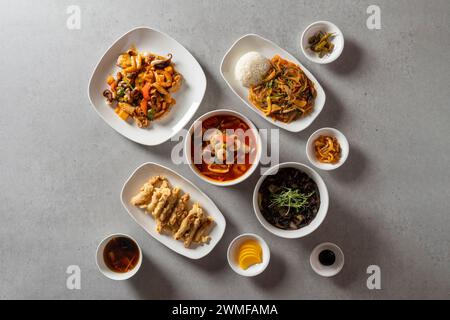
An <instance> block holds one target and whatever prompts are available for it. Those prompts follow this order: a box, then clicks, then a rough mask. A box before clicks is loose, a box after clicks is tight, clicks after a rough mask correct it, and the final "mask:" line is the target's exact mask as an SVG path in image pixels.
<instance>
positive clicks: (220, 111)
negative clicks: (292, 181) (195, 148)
mask: <svg viewBox="0 0 450 320" xmlns="http://www.w3.org/2000/svg"><path fill="white" fill-rule="evenodd" d="M218 115H230V116H234V117H237V118H239V119H241V120H242V121H244V122H245V123H246V124H247V125H248V126H249V128H250V130H252V131H253V134H254V136H255V139H256V141H255V142H256V149H257V150H256V155H255V159H254V162H253V164H252V166H251V167H250V169H248V170H247V172H246V173H245V174H243V175H242V176H240V177H239V178H237V179H234V180H230V181H224V182H220V181H215V180H213V179H208V178H207V177H205V176H203V175H202V174H200V172H199V171H198V169H197V167H196V166H195V164H194V163H192V160H191V145H192V142H191V136H192V134H193V132H194V126H195V124H196V123H197V122H199V121H203V120H205V119H207V118H210V117H213V116H218ZM261 149H262V143H261V137H260V135H259V132H258V129H257V128H256V126H255V125H254V124H253V123H252V122H251V121H250V119H248V118H247V117H246V116H244V115H243V114H241V113H239V112H237V111H233V110H229V109H218V110H214V111H210V112H207V113H205V114H204V115H202V116H201V117H199V118H198V119H197V120H195V121H194V123H193V124H192V125H191V127H190V128H189V131H188V133H187V135H186V138H185V140H184V155H185V157H186V161H187V163H188V164H189V168H191V170H192V171H193V172H194V173H195V175H196V176H197V177H199V178H200V179H202V180H203V181H206V182H208V183H211V184H213V185H216V186H220V187H226V186H233V185H236V184H238V183H241V182H242V181H244V180H245V179H247V178H248V177H250V176H251V175H252V173H253V172H254V171H255V170H256V168H257V167H258V164H259V161H260V160H261Z"/></svg>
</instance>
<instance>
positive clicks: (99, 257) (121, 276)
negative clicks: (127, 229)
mask: <svg viewBox="0 0 450 320" xmlns="http://www.w3.org/2000/svg"><path fill="white" fill-rule="evenodd" d="M116 237H125V238H128V239H130V240H132V241H133V242H134V243H135V244H136V245H137V247H138V249H139V261H138V263H137V264H136V266H135V267H134V268H133V269H131V270H130V271H128V272H125V273H119V272H114V271H112V270H111V269H110V268H108V266H107V265H106V263H105V260H104V259H103V251H104V250H105V247H106V245H107V244H108V242H109V241H110V240H111V239H113V238H116ZM96 262H97V267H98V269H99V270H100V272H101V273H103V275H105V276H106V277H107V278H109V279H112V280H127V279H130V278H131V277H132V276H134V275H135V274H136V273H137V272H138V271H139V268H140V267H141V264H142V250H141V247H140V246H139V244H138V243H137V241H136V240H134V239H133V238H132V237H131V236H129V235H127V234H123V233H114V234H111V235H109V236H107V237H106V238H104V239H103V240H102V241H101V242H100V244H99V245H98V247H97V254H96Z"/></svg>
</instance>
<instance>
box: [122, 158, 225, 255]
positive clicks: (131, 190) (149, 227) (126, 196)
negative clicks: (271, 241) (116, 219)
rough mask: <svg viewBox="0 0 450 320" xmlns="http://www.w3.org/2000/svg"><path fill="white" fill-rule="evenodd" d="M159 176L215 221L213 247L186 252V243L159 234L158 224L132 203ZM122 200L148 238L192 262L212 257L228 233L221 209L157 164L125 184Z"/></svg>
mask: <svg viewBox="0 0 450 320" xmlns="http://www.w3.org/2000/svg"><path fill="white" fill-rule="evenodd" d="M157 175H163V176H165V177H166V178H167V179H168V181H169V183H170V184H171V185H172V186H177V187H179V188H180V189H181V190H182V191H183V192H184V193H189V195H190V201H189V202H190V206H191V205H192V204H193V203H195V202H198V203H199V204H200V206H201V207H202V208H203V210H204V212H205V213H206V214H208V215H210V216H211V217H212V218H213V219H214V224H213V226H212V227H211V233H210V236H211V240H210V241H209V243H206V244H203V245H192V246H191V247H190V248H185V247H184V245H183V242H182V241H177V240H175V239H173V238H172V236H170V235H167V234H160V233H158V232H157V231H156V222H155V220H154V219H153V217H152V216H151V215H148V214H146V212H145V211H144V210H143V209H140V208H138V207H136V206H133V205H132V204H131V203H130V199H131V198H132V197H133V196H134V195H136V194H137V193H138V192H139V189H140V188H141V187H142V185H143V184H144V183H146V182H147V181H148V179H149V178H150V177H153V176H157ZM120 198H121V201H122V204H123V206H124V208H125V209H126V210H127V212H128V213H129V215H130V216H131V217H132V218H133V220H134V221H136V222H137V224H139V225H140V226H141V227H142V228H143V229H144V230H145V231H147V233H148V234H150V235H151V236H152V237H153V238H155V239H156V240H158V241H159V242H161V243H162V244H163V245H165V246H167V247H168V248H170V249H172V250H173V251H175V252H177V253H179V254H181V255H183V256H185V257H187V258H190V259H200V258H203V257H204V256H206V255H207V254H209V253H210V252H211V251H212V250H213V249H214V247H215V246H216V245H217V243H218V242H219V241H220V239H221V238H222V236H223V233H224V231H225V227H226V222H225V218H224V217H223V215H222V213H221V212H220V210H219V208H217V206H216V205H215V204H214V202H213V201H212V200H211V199H210V198H209V197H208V196H207V195H206V194H205V193H203V192H202V191H201V190H200V189H199V188H197V187H196V186H195V185H194V184H193V183H192V182H190V181H189V180H187V179H186V178H184V177H183V176H181V175H180V174H178V173H176V172H175V171H173V170H171V169H169V168H166V167H164V166H161V165H159V164H156V163H152V162H148V163H144V164H142V165H141V166H139V167H138V168H137V169H136V170H135V171H134V172H133V173H132V174H131V176H130V177H129V178H128V180H127V181H126V182H125V184H124V186H123V188H122V192H121V196H120Z"/></svg>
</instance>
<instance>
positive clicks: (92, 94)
mask: <svg viewBox="0 0 450 320" xmlns="http://www.w3.org/2000/svg"><path fill="white" fill-rule="evenodd" d="M132 45H134V46H136V48H137V49H138V50H142V51H150V52H153V53H156V54H160V55H166V54H168V53H172V54H173V59H172V61H173V62H174V63H175V67H176V69H177V70H178V71H179V72H180V73H181V75H182V76H183V84H182V86H181V88H180V90H179V91H178V92H176V93H175V94H174V98H175V99H176V100H177V103H176V104H175V105H174V106H172V108H171V110H170V112H168V114H166V115H165V116H164V117H162V118H161V119H158V120H156V121H153V122H152V123H151V124H150V126H149V127H148V128H143V129H142V128H139V127H138V126H137V125H136V124H130V123H128V122H126V121H123V120H122V119H121V118H119V117H118V116H117V114H115V113H114V109H113V108H112V107H111V106H109V105H108V104H107V103H106V101H105V98H104V97H103V91H104V90H105V89H107V88H108V86H107V84H106V78H107V77H108V75H110V74H115V73H116V72H117V71H118V70H119V68H118V67H116V61H117V57H118V56H119V55H120V54H121V53H123V52H125V51H126V50H128V49H129V48H130V47H131V46H132ZM205 90H206V77H205V73H204V72H203V69H202V67H201V66H200V64H199V63H198V62H197V60H195V58H194V57H193V56H192V54H191V53H190V52H189V51H188V50H187V49H186V48H184V47H183V46H182V45H181V44H180V43H179V42H178V41H176V40H175V39H173V38H171V37H169V36H168V35H166V34H164V33H162V32H159V31H157V30H154V29H151V28H147V27H138V28H135V29H133V30H131V31H129V32H127V33H125V34H124V35H123V36H121V37H120V38H119V39H118V40H117V41H116V42H114V44H113V45H112V46H111V47H110V48H109V49H108V50H107V51H106V52H105V54H104V55H103V57H102V58H101V59H100V62H99V63H98V64H97V66H96V67H95V69H94V72H93V74H92V76H91V80H90V81H89V88H88V95H89V99H90V101H91V104H92V106H93V107H94V109H95V110H96V111H97V113H98V114H99V115H100V117H101V118H102V119H103V120H105V122H106V123H107V124H109V125H110V126H111V127H112V128H113V129H114V130H116V131H117V132H119V133H120V134H122V135H124V136H125V137H127V138H128V139H130V140H133V141H135V142H137V143H140V144H143V145H148V146H153V145H158V144H161V143H163V142H165V141H167V140H169V139H170V138H171V137H173V136H174V135H175V134H176V133H177V132H178V131H180V130H181V129H182V128H183V127H184V126H185V125H186V124H187V123H188V122H189V120H191V118H192V116H193V115H194V113H195V112H196V111H197V109H198V107H199V106H200V103H201V102H202V100H203V96H204V95H205Z"/></svg>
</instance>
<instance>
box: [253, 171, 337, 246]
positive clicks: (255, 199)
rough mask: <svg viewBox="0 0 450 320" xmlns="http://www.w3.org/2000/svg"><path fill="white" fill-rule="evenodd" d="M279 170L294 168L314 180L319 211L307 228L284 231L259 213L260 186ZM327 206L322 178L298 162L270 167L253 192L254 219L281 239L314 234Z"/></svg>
mask: <svg viewBox="0 0 450 320" xmlns="http://www.w3.org/2000/svg"><path fill="white" fill-rule="evenodd" d="M281 168H295V169H298V170H301V171H303V172H305V173H306V174H307V175H308V176H309V177H310V178H311V179H312V180H314V182H315V183H316V184H317V188H318V189H319V194H320V207H319V211H318V212H317V214H316V216H315V218H314V219H313V220H312V221H311V222H310V223H309V224H308V225H307V226H304V227H301V228H300V229H297V230H284V229H281V228H277V227H275V226H274V225H272V224H271V223H270V222H269V221H267V220H266V218H264V216H263V215H262V213H261V209H260V208H259V200H258V197H259V196H258V194H259V189H260V187H261V184H262V183H263V181H264V180H265V179H266V178H267V176H269V175H272V174H275V173H277V172H278V170H279V169H281ZM328 205H329V195H328V189H327V186H326V185H325V182H324V181H323V179H322V177H321V176H320V175H319V174H318V173H317V172H316V171H315V170H314V169H312V168H311V167H309V166H307V165H306V164H303V163H298V162H285V163H280V164H278V165H275V166H273V167H271V168H270V169H269V170H267V171H266V172H265V173H264V175H262V176H261V178H259V180H258V182H257V183H256V186H255V189H254V191H253V210H254V211H255V215H256V218H258V221H259V222H260V223H261V225H262V226H263V227H264V228H265V229H266V230H267V231H269V232H270V233H273V234H274V235H276V236H278V237H281V238H287V239H297V238H302V237H305V236H307V235H309V234H310V233H312V232H314V231H315V230H316V229H317V228H319V226H320V225H321V224H322V222H323V221H324V220H325V217H326V216H327V212H328Z"/></svg>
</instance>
